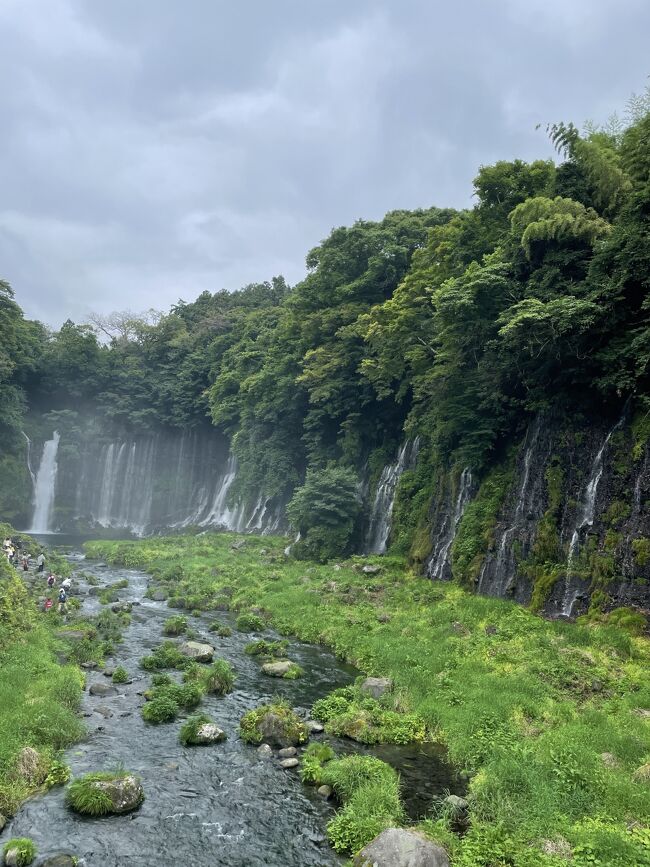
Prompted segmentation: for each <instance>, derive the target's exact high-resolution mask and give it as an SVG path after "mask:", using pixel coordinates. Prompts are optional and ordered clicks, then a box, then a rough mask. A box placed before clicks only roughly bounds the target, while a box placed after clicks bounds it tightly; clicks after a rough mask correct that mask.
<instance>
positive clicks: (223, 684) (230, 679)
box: [201, 659, 235, 695]
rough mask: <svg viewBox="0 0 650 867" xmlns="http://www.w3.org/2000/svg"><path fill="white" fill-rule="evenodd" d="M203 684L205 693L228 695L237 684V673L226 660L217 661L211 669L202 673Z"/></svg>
mask: <svg viewBox="0 0 650 867" xmlns="http://www.w3.org/2000/svg"><path fill="white" fill-rule="evenodd" d="M201 683H202V684H203V686H204V688H205V691H206V692H210V693H214V694H215V695H226V693H229V692H232V688H233V685H234V683H235V672H234V671H233V670H232V668H231V666H230V663H228V662H226V660H225V659H217V660H215V661H214V662H213V663H212V665H211V666H210V668H208V669H204V670H203V671H202V672H201Z"/></svg>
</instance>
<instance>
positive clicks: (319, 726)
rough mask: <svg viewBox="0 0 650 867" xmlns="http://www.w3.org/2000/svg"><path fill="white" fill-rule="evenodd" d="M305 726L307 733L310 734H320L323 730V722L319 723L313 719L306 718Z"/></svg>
mask: <svg viewBox="0 0 650 867" xmlns="http://www.w3.org/2000/svg"><path fill="white" fill-rule="evenodd" d="M307 728H308V729H309V733H310V734H312V735H322V734H323V732H324V731H325V726H324V725H323V723H319V722H318V721H317V720H315V719H310V720H307Z"/></svg>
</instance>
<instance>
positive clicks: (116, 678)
mask: <svg viewBox="0 0 650 867" xmlns="http://www.w3.org/2000/svg"><path fill="white" fill-rule="evenodd" d="M112 680H113V683H128V680H129V672H128V671H127V670H126V668H124V666H123V665H118V666H117V668H116V669H115V671H114V672H113V677H112Z"/></svg>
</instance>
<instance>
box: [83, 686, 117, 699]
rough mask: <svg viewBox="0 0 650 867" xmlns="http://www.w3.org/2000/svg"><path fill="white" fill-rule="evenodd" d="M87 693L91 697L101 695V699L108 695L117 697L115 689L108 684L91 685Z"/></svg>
mask: <svg viewBox="0 0 650 867" xmlns="http://www.w3.org/2000/svg"><path fill="white" fill-rule="evenodd" d="M88 692H89V693H90V694H91V695H101V696H102V697H106V696H108V695H117V690H116V689H115V687H114V686H110V684H108V683H92V684H91V685H90V689H89V690H88Z"/></svg>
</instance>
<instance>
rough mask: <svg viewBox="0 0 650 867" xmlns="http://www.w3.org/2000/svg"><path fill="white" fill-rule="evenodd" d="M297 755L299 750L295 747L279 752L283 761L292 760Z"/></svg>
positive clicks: (285, 748)
mask: <svg viewBox="0 0 650 867" xmlns="http://www.w3.org/2000/svg"><path fill="white" fill-rule="evenodd" d="M297 754H298V750H297V749H296V748H295V747H284V748H283V749H281V750H279V751H278V755H279V756H280V758H281V759H292V758H293V757H294V756H295V755H297Z"/></svg>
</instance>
